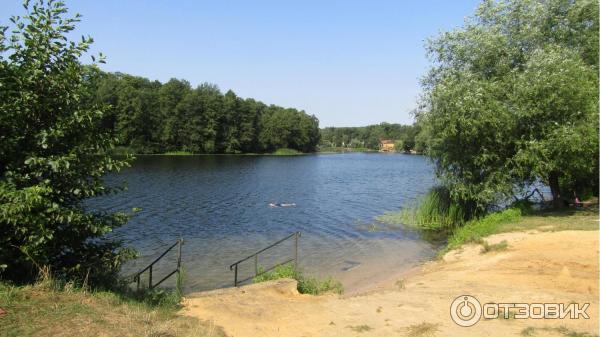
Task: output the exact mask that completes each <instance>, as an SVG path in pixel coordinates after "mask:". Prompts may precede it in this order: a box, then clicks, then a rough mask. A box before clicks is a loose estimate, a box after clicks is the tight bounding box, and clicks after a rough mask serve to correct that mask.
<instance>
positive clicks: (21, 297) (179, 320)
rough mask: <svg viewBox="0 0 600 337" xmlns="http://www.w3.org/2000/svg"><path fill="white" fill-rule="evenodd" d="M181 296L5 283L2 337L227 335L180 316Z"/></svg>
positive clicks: (0, 296)
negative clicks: (124, 294)
mask: <svg viewBox="0 0 600 337" xmlns="http://www.w3.org/2000/svg"><path fill="white" fill-rule="evenodd" d="M178 299H179V297H178V296H177V295H173V294H172V293H168V292H153V293H151V294H150V295H146V296H142V297H141V298H139V299H136V298H133V297H129V296H123V295H122V294H118V293H114V292H102V291H86V290H85V289H77V288H75V287H73V286H72V285H71V284H69V283H67V284H62V285H60V284H58V283H56V282H49V281H42V282H39V283H37V284H35V285H28V286H14V285H10V284H7V283H2V282H0V306H1V307H2V308H3V309H4V310H6V311H7V314H5V315H3V316H0V335H1V336H7V337H8V336H58V335H60V336H100V335H101V336H215V337H216V336H225V334H224V333H223V331H222V330H221V329H220V328H218V327H215V326H214V325H213V324H211V323H208V322H204V321H201V320H198V319H196V318H192V317H185V316H181V315H178V314H177V312H178V310H179V308H180V306H179V303H178Z"/></svg>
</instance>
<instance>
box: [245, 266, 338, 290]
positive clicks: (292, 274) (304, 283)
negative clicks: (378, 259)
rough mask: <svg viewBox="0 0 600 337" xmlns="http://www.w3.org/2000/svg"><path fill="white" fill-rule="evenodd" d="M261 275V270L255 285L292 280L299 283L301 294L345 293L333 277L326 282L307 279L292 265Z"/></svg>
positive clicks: (311, 278)
mask: <svg viewBox="0 0 600 337" xmlns="http://www.w3.org/2000/svg"><path fill="white" fill-rule="evenodd" d="M260 273H262V269H261V268H259V275H258V276H256V277H255V278H254V279H253V282H254V283H259V282H265V281H271V280H278V279H282V278H291V279H295V280H297V281H298V292H300V293H301V294H311V295H319V294H324V293H328V292H333V293H336V294H341V293H343V292H344V288H343V286H342V284H341V283H340V282H339V281H336V280H335V279H333V278H331V277H329V278H326V279H324V280H318V279H316V278H314V277H306V276H304V275H302V274H301V273H299V272H297V271H296V269H295V268H294V266H293V265H291V264H284V265H279V266H277V267H275V268H274V269H273V270H271V271H268V272H266V273H262V274H260Z"/></svg>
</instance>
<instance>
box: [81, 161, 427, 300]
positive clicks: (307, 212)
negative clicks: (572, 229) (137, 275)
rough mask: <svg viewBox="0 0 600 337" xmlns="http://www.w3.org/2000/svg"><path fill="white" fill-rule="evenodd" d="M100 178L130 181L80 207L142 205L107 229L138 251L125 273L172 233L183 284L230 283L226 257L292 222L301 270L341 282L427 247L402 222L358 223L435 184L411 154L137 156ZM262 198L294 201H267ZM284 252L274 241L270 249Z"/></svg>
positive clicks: (268, 258)
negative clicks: (392, 225)
mask: <svg viewBox="0 0 600 337" xmlns="http://www.w3.org/2000/svg"><path fill="white" fill-rule="evenodd" d="M106 180H107V182H108V183H109V184H118V183H120V182H122V181H123V180H126V181H127V184H128V187H129V188H128V190H127V191H126V192H124V193H119V194H115V195H109V196H104V197H101V198H97V199H94V200H91V201H90V202H89V203H88V206H89V207H91V208H93V209H99V210H109V211H117V210H128V209H131V208H133V207H139V208H142V211H141V212H140V213H139V214H138V215H136V216H135V217H134V218H133V219H132V220H131V221H130V222H129V223H128V224H126V225H125V226H123V227H122V228H119V229H117V230H116V231H115V232H114V233H113V235H114V236H115V237H117V238H119V239H122V240H124V241H125V242H126V243H127V244H129V245H132V246H134V247H135V248H136V249H138V251H139V252H140V253H141V256H142V257H141V258H140V259H139V260H138V261H134V262H132V263H130V264H128V265H127V266H126V267H125V270H124V274H128V273H131V272H133V271H134V270H136V269H137V268H139V267H141V266H143V265H144V263H148V262H150V261H151V260H152V258H154V257H155V256H157V255H159V254H160V253H161V252H162V249H164V248H166V247H167V246H168V245H169V244H171V243H173V242H174V240H176V239H177V238H179V237H180V236H181V237H183V238H184V239H185V241H186V244H185V245H184V249H183V263H184V266H185V270H186V285H187V290H205V289H211V288H215V287H223V286H228V285H230V284H231V282H232V277H233V276H232V273H231V272H230V271H229V268H228V266H229V264H231V263H232V262H234V261H236V260H238V259H239V258H241V257H245V256H246V255H247V254H251V253H253V252H254V251H256V250H258V249H260V248H262V247H264V246H266V245H268V244H270V243H271V242H273V241H275V240H277V239H279V238H281V237H284V236H286V235H288V234H289V233H292V232H294V231H302V233H303V234H302V238H301V244H300V255H301V267H302V269H303V270H304V271H305V272H306V273H310V274H315V275H331V274H332V275H334V276H336V277H338V278H340V279H341V280H342V281H343V282H344V283H346V285H347V286H350V287H352V286H357V285H359V284H361V282H362V283H365V282H368V281H369V277H370V276H369V275H371V276H372V275H373V273H379V274H381V273H384V272H386V271H387V270H388V269H390V268H401V267H403V266H407V265H411V264H413V263H415V262H416V261H418V260H420V259H422V258H424V257H427V256H430V255H432V252H433V250H434V248H433V247H432V246H431V245H429V244H427V243H425V242H423V241H421V240H420V239H419V236H418V235H417V234H415V233H413V232H410V231H406V230H395V231H389V230H388V231H369V230H365V224H366V225H367V226H368V224H371V223H373V221H374V217H375V216H377V215H379V214H382V213H384V212H385V211H389V210H397V209H399V208H400V207H402V205H405V204H406V203H407V202H409V201H411V200H414V199H415V198H416V197H417V196H418V195H421V194H423V193H425V192H426V191H427V189H428V188H429V187H430V186H431V185H432V184H433V183H434V178H433V174H432V169H431V167H430V166H429V165H428V164H427V162H426V161H425V159H424V158H423V157H420V156H410V155H400V154H399V155H389V154H385V155H382V154H343V155H314V156H298V157H270V156H181V157H178V156H173V157H169V156H139V157H138V159H137V160H136V161H135V162H134V164H133V166H132V167H131V168H130V169H127V170H125V171H123V172H121V173H119V174H118V175H111V176H109V177H107V178H106ZM270 202H293V203H296V205H297V206H296V207H290V208H270V207H269V206H268V204H269V203H270ZM286 250H287V252H286ZM290 251H291V247H282V248H281V252H279V253H280V254H282V255H284V254H286V253H290ZM271 253H273V254H263V255H262V256H261V259H262V260H261V263H263V264H264V265H268V264H269V263H274V262H277V261H276V258H275V257H274V255H276V254H274V253H277V252H271ZM175 258H176V257H174V256H169V257H168V258H167V260H165V261H164V262H161V264H160V265H157V268H158V269H157V270H158V271H157V273H160V272H163V271H166V272H168V270H169V268H170V267H169V263H173V261H175V260H174V259H175ZM349 261H350V262H349ZM349 266H350V267H349ZM240 268H241V269H240V272H241V273H245V274H248V275H250V274H252V273H253V271H254V270H253V269H254V266H253V263H248V264H245V265H243V266H241V267H240Z"/></svg>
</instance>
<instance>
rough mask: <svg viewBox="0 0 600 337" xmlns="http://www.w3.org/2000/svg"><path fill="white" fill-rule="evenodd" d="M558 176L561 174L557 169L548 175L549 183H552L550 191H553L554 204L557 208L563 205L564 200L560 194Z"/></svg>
mask: <svg viewBox="0 0 600 337" xmlns="http://www.w3.org/2000/svg"><path fill="white" fill-rule="evenodd" d="M558 176H559V174H558V172H556V171H552V172H550V175H549V176H548V185H550V191H551V193H552V206H554V208H556V209H558V208H562V207H563V200H562V199H561V196H560V186H559V183H558Z"/></svg>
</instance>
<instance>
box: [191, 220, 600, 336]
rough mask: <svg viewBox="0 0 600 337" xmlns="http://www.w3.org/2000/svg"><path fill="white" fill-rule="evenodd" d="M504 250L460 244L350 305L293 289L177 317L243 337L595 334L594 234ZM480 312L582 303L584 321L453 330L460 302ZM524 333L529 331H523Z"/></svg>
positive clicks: (538, 237) (240, 294)
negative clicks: (466, 298) (501, 306)
mask: <svg viewBox="0 0 600 337" xmlns="http://www.w3.org/2000/svg"><path fill="white" fill-rule="evenodd" d="M502 240H507V242H508V249H506V250H504V251H498V252H489V253H486V254H481V246H477V245H469V246H465V247H463V248H462V249H460V250H458V251H453V252H450V253H449V254H447V255H446V256H445V257H444V259H443V260H440V261H433V262H430V263H427V264H425V265H424V266H422V267H420V268H419V270H416V271H413V272H411V273H410V274H408V275H404V276H399V278H398V279H397V281H394V282H391V283H389V284H387V289H386V290H378V291H374V292H370V293H367V294H363V295H358V296H352V297H339V296H335V295H324V296H310V295H301V294H298V292H297V291H296V289H295V281H292V280H280V281H275V282H269V283H263V284H256V285H250V286H247V287H242V288H238V289H226V290H219V291H213V292H206V293H197V294H193V295H191V296H190V297H189V298H188V299H186V301H185V304H186V307H185V309H184V310H183V313H184V314H185V315H191V316H196V317H199V318H201V319H204V320H212V321H214V322H215V324H216V325H219V326H222V327H223V328H224V329H225V332H226V333H227V334H228V335H229V336H232V337H242V336H281V337H285V336H298V337H300V336H306V337H309V336H411V337H419V336H461V337H462V336H522V335H525V336H566V335H567V334H568V333H569V332H573V331H576V332H587V333H590V334H591V335H595V334H597V333H598V231H563V232H545V233H534V232H529V233H507V234H498V235H494V236H492V237H489V238H487V239H486V241H488V242H489V243H495V242H500V241H502ZM463 294H468V295H472V296H474V297H475V298H477V299H478V300H479V302H481V303H488V302H496V303H524V302H525V303H549V302H557V303H565V304H569V303H573V302H576V303H590V307H589V308H588V309H587V313H588V314H589V317H590V319H577V320H575V319H537V320H534V319H514V318H509V319H490V320H484V319H481V320H480V321H479V322H478V323H477V324H475V325H474V326H472V327H469V328H465V327H460V326H458V325H456V324H455V323H454V322H453V321H452V320H451V318H450V304H451V302H452V301H453V300H454V299H455V298H456V297H457V296H459V295H463ZM524 329H528V330H525V331H523V330H524Z"/></svg>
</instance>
